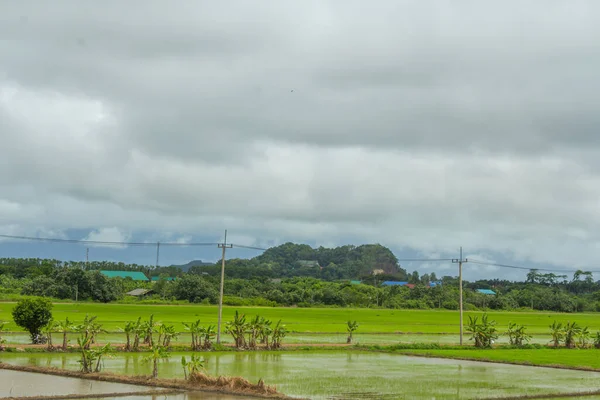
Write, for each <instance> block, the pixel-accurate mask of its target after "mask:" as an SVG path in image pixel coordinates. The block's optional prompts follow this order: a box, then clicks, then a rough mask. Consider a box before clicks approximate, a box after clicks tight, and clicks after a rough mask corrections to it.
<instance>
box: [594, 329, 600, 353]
mask: <svg viewBox="0 0 600 400" xmlns="http://www.w3.org/2000/svg"><path fill="white" fill-rule="evenodd" d="M594 347H595V348H597V349H600V331H598V332H596V336H594Z"/></svg>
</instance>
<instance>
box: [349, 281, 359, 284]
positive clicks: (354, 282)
mask: <svg viewBox="0 0 600 400" xmlns="http://www.w3.org/2000/svg"><path fill="white" fill-rule="evenodd" d="M361 283H362V282H361V281H350V284H351V285H360V284H361Z"/></svg>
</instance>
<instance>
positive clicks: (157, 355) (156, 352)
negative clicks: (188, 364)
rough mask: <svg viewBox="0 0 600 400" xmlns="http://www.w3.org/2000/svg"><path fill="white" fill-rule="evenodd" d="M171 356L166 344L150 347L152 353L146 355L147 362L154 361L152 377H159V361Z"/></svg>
mask: <svg viewBox="0 0 600 400" xmlns="http://www.w3.org/2000/svg"><path fill="white" fill-rule="evenodd" d="M167 358H169V353H168V352H167V349H166V348H165V347H164V346H161V345H153V346H152V347H150V355H148V356H146V357H144V359H143V360H144V361H145V362H152V378H154V379H156V378H158V361H159V360H160V359H167Z"/></svg>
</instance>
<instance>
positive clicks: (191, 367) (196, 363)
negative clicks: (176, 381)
mask: <svg viewBox="0 0 600 400" xmlns="http://www.w3.org/2000/svg"><path fill="white" fill-rule="evenodd" d="M205 363H206V360H204V359H203V358H202V359H201V358H200V356H199V355H196V354H192V355H191V357H190V360H189V361H188V360H187V359H186V358H185V356H181V366H182V367H183V374H184V376H185V379H186V380H188V379H190V378H191V377H192V376H193V374H195V373H198V372H200V370H204V365H205Z"/></svg>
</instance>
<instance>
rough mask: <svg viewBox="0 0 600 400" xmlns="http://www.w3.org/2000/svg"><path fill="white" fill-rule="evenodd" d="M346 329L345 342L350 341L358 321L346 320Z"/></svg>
mask: <svg viewBox="0 0 600 400" xmlns="http://www.w3.org/2000/svg"><path fill="white" fill-rule="evenodd" d="M347 325H348V326H347V327H346V330H347V331H348V339H347V340H346V343H352V333H353V332H354V331H355V330H357V329H358V322H356V321H348V322H347Z"/></svg>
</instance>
